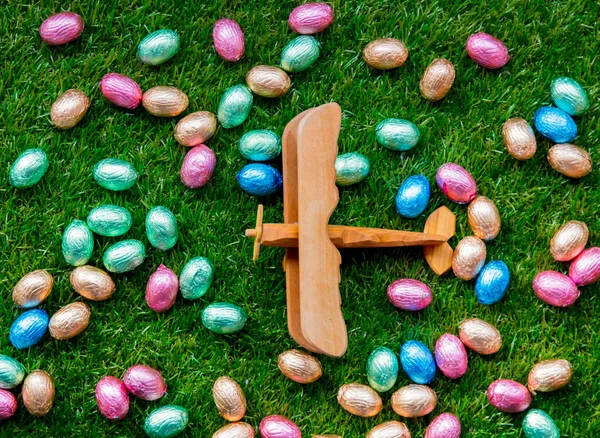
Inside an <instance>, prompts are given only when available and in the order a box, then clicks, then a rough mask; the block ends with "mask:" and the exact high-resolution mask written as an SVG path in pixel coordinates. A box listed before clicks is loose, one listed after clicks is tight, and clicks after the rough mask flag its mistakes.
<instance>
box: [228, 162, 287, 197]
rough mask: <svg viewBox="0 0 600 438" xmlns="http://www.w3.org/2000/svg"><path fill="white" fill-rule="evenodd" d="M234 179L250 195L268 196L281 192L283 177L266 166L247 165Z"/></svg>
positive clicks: (258, 164)
mask: <svg viewBox="0 0 600 438" xmlns="http://www.w3.org/2000/svg"><path fill="white" fill-rule="evenodd" d="M236 179H237V181H238V184H239V185H240V187H241V188H242V189H243V190H245V191H246V192H248V193H250V194H251V195H255V196H268V195H272V194H273V193H277V192H279V191H280V190H281V186H282V184H283V177H282V176H281V173H279V171H278V170H277V169H275V168H274V167H272V166H269V165H268V164H262V163H252V164H247V165H246V166H244V167H243V168H242V170H240V171H239V172H238V174H237V175H236Z"/></svg>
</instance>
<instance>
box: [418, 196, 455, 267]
mask: <svg viewBox="0 0 600 438" xmlns="http://www.w3.org/2000/svg"><path fill="white" fill-rule="evenodd" d="M423 231H424V232H425V233H432V234H439V235H442V236H446V237H448V239H449V238H451V237H452V236H454V233H455V231H456V216H454V213H452V212H451V211H450V210H449V209H448V208H447V207H440V208H438V209H437V210H436V211H434V212H433V213H431V215H430V216H429V217H428V218H427V222H425V228H424V230H423ZM423 252H424V254H425V260H427V263H428V264H429V267H430V268H431V269H433V272H435V273H436V274H437V275H443V274H445V273H446V272H448V270H449V269H450V268H451V267H452V254H453V252H454V251H453V250H452V247H451V246H450V245H449V244H448V243H443V244H441V245H435V246H426V247H424V248H423Z"/></svg>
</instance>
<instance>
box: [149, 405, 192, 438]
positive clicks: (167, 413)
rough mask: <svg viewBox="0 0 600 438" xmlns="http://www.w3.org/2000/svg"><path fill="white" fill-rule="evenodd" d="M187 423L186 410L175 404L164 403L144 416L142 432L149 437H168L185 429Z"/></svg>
mask: <svg viewBox="0 0 600 438" xmlns="http://www.w3.org/2000/svg"><path fill="white" fill-rule="evenodd" d="M187 425H188V411H187V410H186V409H185V408H183V407H181V406H176V405H166V406H162V407H160V408H156V409H154V410H153V411H152V412H150V414H149V415H148V416H147V417H146V421H145V422H144V432H146V434H147V435H148V436H149V437H150V438H168V437H172V436H175V435H177V434H179V433H181V432H183V431H184V430H185V428H186V427H187Z"/></svg>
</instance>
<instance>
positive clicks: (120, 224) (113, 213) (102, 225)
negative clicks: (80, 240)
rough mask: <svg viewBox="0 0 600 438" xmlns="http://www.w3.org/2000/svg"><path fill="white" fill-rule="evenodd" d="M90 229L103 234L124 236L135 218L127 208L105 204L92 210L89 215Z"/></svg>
mask: <svg viewBox="0 0 600 438" xmlns="http://www.w3.org/2000/svg"><path fill="white" fill-rule="evenodd" d="M87 224H88V227H90V229H91V230H92V231H93V232H94V233H96V234H99V235H101V236H106V237H115V236H122V235H123V234H125V233H126V232H127V231H129V229H130V228H131V225H132V224H133V219H132V218H131V213H129V211H128V210H127V209H126V208H123V207H119V206H118V205H113V204H104V205H101V206H99V207H96V208H94V209H93V210H92V211H90V214H89V215H88V217H87Z"/></svg>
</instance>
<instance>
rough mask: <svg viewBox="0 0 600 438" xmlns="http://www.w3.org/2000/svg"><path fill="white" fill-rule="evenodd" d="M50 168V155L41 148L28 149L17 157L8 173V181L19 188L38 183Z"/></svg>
mask: <svg viewBox="0 0 600 438" xmlns="http://www.w3.org/2000/svg"><path fill="white" fill-rule="evenodd" d="M47 170H48V157H47V156H46V153H45V152H44V151H43V150H41V149H27V150H26V151H25V152H23V153H22V154H21V155H19V156H18V157H17V159H16V160H15V162H14V163H13V165H12V166H11V168H10V171H9V173H8V182H9V183H10V185H11V186H13V187H16V188H17V189H26V188H28V187H31V186H34V185H36V184H37V183H38V182H39V181H40V180H41V179H42V177H43V176H44V174H45V173H46V171H47Z"/></svg>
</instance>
